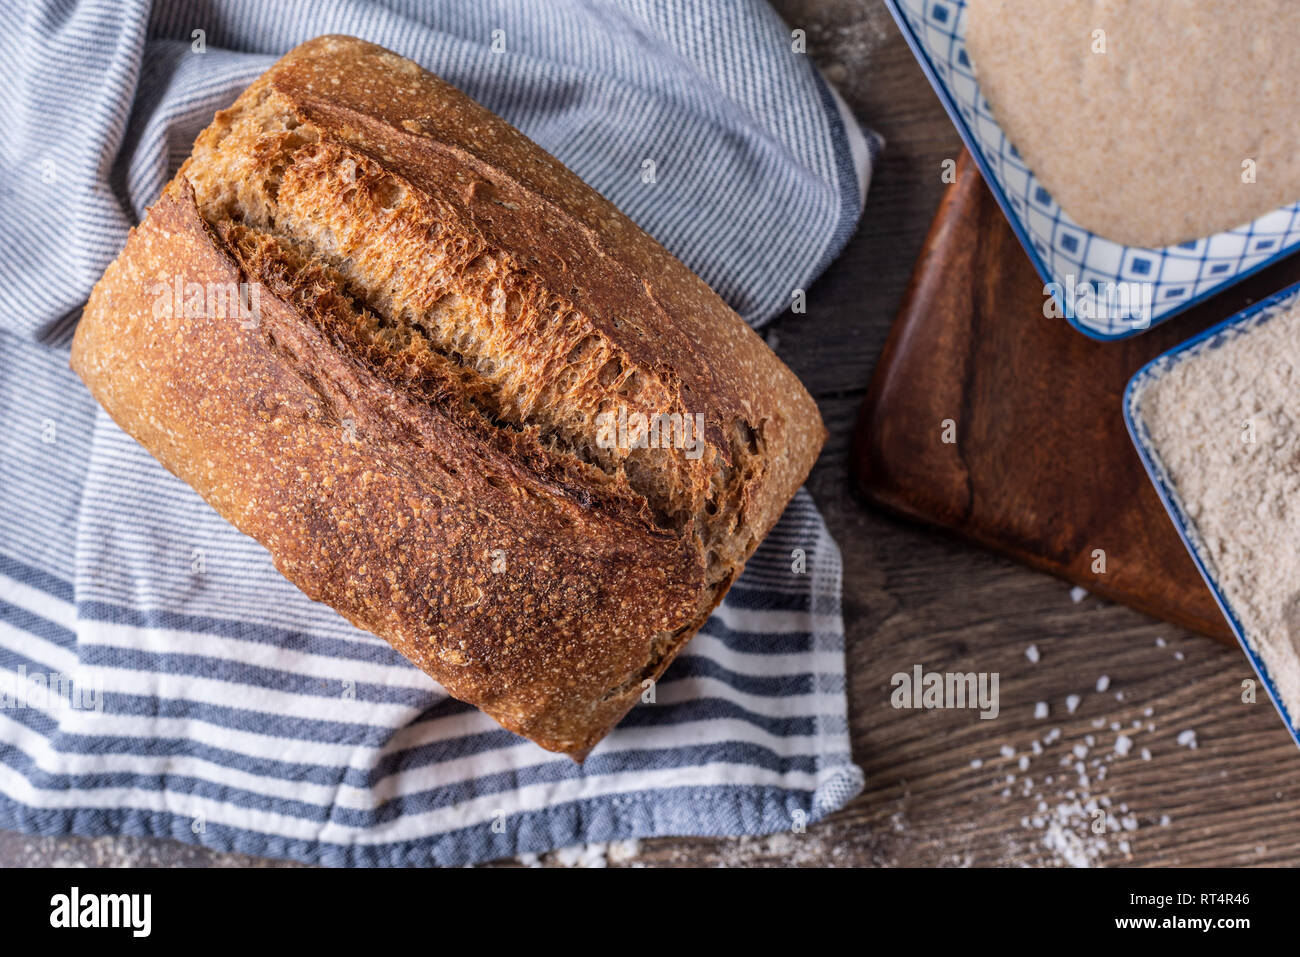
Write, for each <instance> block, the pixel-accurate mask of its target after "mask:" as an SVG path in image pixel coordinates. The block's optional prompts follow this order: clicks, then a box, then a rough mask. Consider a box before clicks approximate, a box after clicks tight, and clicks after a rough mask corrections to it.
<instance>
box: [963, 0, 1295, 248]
mask: <svg viewBox="0 0 1300 957" xmlns="http://www.w3.org/2000/svg"><path fill="white" fill-rule="evenodd" d="M966 16H967V26H966V48H967V51H968V52H969V54H970V57H971V60H972V61H973V62H974V65H975V72H976V75H977V76H978V78H979V83H980V92H981V93H983V94H984V96H985V98H987V99H988V101H989V104H990V106H991V107H992V110H993V115H994V116H995V117H997V120H998V123H999V125H1001V127H1002V128H1003V130H1005V131H1006V134H1007V137H1008V138H1009V139H1010V140H1011V142H1012V143H1014V144H1015V146H1016V149H1017V151H1018V152H1019V153H1020V155H1021V156H1022V157H1024V160H1025V162H1026V163H1027V164H1028V166H1029V168H1030V169H1032V170H1033V171H1034V174H1035V175H1036V176H1037V177H1038V179H1039V180H1040V181H1041V182H1042V184H1043V186H1045V187H1046V188H1047V190H1048V192H1050V193H1051V194H1052V196H1053V198H1054V199H1055V200H1056V201H1057V202H1058V203H1059V204H1060V205H1061V208H1062V209H1064V210H1065V211H1066V212H1067V213H1069V214H1070V216H1071V217H1072V218H1073V219H1074V220H1075V221H1076V222H1078V223H1079V224H1080V225H1081V226H1083V227H1085V228H1087V229H1089V230H1091V231H1092V232H1094V233H1097V234H1098V235H1100V236H1104V237H1106V238H1107V239H1112V240H1114V241H1116V242H1119V243H1126V244H1129V245H1135V246H1166V245H1171V244H1173V243H1178V242H1182V241H1184V240H1189V239H1196V238H1198V237H1201V236H1209V235H1211V234H1213V233H1217V232H1221V231H1223V230H1227V229H1232V228H1233V227H1235V226H1240V225H1242V224H1243V223H1246V222H1249V221H1250V220H1253V219H1255V218H1257V217H1259V216H1262V215H1264V214H1265V213H1268V212H1271V211H1272V210H1274V209H1276V208H1278V207H1279V206H1282V205H1284V204H1287V203H1291V202H1294V201H1295V200H1296V199H1297V198H1300V148H1298V144H1297V142H1296V140H1297V136H1296V130H1297V127H1296V121H1297V119H1300V83H1297V82H1296V81H1295V77H1296V74H1297V73H1298V72H1300V3H1296V2H1295V0H1052V2H1049V3H1044V2H1043V0H970V2H969V4H968V7H967V12H966ZM1097 31H1102V33H1100V34H1099V33H1097ZM1099 43H1104V46H1099ZM1099 49H1103V50H1104V52H1095V51H1097V50H1099ZM1247 161H1250V162H1251V163H1252V164H1253V166H1251V167H1248V168H1247V167H1243V163H1246V162H1247ZM1252 170H1253V175H1254V180H1255V181H1254V182H1252V183H1244V182H1243V181H1242V175H1243V173H1249V172H1251V171H1252Z"/></svg>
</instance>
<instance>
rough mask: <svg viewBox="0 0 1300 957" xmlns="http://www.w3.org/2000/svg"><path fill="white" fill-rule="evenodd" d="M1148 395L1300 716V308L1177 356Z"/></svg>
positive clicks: (1188, 506)
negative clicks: (1179, 358) (1215, 344)
mask: <svg viewBox="0 0 1300 957" xmlns="http://www.w3.org/2000/svg"><path fill="white" fill-rule="evenodd" d="M1138 402H1139V404H1140V405H1139V410H1140V414H1141V416H1142V420H1143V422H1144V424H1145V425H1146V427H1147V430H1148V432H1149V434H1150V436H1151V442H1152V444H1153V446H1154V447H1155V450H1156V452H1157V454H1158V456H1159V458H1160V460H1161V462H1162V464H1163V466H1164V468H1165V470H1166V472H1167V474H1168V477H1169V480H1170V482H1171V483H1172V486H1173V488H1174V490H1175V492H1176V494H1177V497H1178V499H1179V500H1180V501H1181V503H1182V506H1183V509H1184V511H1185V513H1186V515H1187V517H1188V520H1189V521H1190V522H1191V523H1192V525H1193V527H1194V531H1195V533H1196V537H1197V538H1198V539H1199V542H1200V544H1201V552H1202V554H1203V555H1204V556H1205V558H1206V559H1207V561H1208V564H1209V565H1210V567H1211V571H1212V572H1213V574H1214V577H1215V578H1216V579H1217V581H1218V583H1219V586H1220V588H1221V589H1222V590H1223V592H1224V595H1225V596H1226V597H1227V600H1228V604H1229V605H1230V606H1231V608H1232V610H1233V612H1234V613H1235V614H1236V616H1237V618H1238V620H1239V621H1240V622H1241V624H1242V627H1243V630H1244V631H1245V635H1246V640H1247V642H1248V643H1249V644H1250V646H1251V647H1252V648H1253V649H1254V650H1255V652H1256V653H1257V654H1258V655H1259V656H1260V658H1262V659H1263V661H1264V664H1265V665H1266V666H1267V668H1268V671H1269V674H1270V675H1271V676H1272V678H1273V681H1274V683H1275V684H1276V685H1277V688H1278V692H1279V693H1280V694H1281V697H1282V701H1283V703H1284V704H1285V705H1286V706H1287V710H1288V711H1289V712H1290V714H1291V716H1292V720H1293V721H1300V649H1298V648H1297V644H1298V643H1300V308H1297V306H1296V305H1295V304H1294V303H1293V304H1291V305H1290V306H1289V307H1288V308H1286V309H1284V310H1283V311H1281V312H1279V313H1278V314H1277V315H1275V316H1274V317H1273V318H1271V319H1268V320H1266V321H1264V322H1263V323H1262V324H1260V325H1258V326H1255V327H1253V328H1250V329H1249V330H1247V331H1245V332H1243V333H1241V334H1239V335H1237V336H1236V337H1235V338H1232V339H1229V340H1227V341H1225V342H1224V343H1223V344H1222V345H1220V346H1218V347H1217V348H1214V349H1207V350H1203V351H1201V352H1199V353H1197V354H1194V355H1192V356H1191V357H1189V358H1186V359H1184V360H1183V361H1181V362H1178V363H1177V364H1175V365H1174V366H1173V367H1172V368H1170V369H1169V370H1168V371H1167V372H1165V373H1164V374H1163V375H1159V376H1157V377H1156V378H1155V379H1154V380H1153V381H1152V382H1151V384H1150V385H1149V386H1147V387H1146V389H1145V390H1144V391H1143V392H1142V393H1141V394H1140V395H1139V396H1138ZM1174 657H1175V658H1176V659H1178V660H1180V661H1181V660H1182V659H1183V657H1184V656H1183V653H1182V652H1181V651H1178V652H1175V653H1174Z"/></svg>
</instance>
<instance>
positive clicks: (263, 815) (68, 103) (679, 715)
mask: <svg viewBox="0 0 1300 957" xmlns="http://www.w3.org/2000/svg"><path fill="white" fill-rule="evenodd" d="M6 26H7V29H6V30H5V31H3V32H2V33H0V69H2V70H3V72H4V76H5V82H6V83H7V84H8V85H9V93H8V95H6V96H4V97H0V155H2V156H3V170H4V175H5V180H4V181H3V183H0V200H2V201H0V423H3V427H2V428H0V679H6V680H7V682H8V683H7V684H6V688H8V687H11V686H14V682H15V680H16V676H18V675H26V676H28V677H29V678H31V677H32V676H37V677H38V678H39V677H40V676H52V675H65V676H70V677H71V679H72V680H73V682H74V683H75V684H76V685H77V686H79V687H81V688H83V689H85V688H89V689H91V690H92V691H94V692H96V693H98V694H99V695H100V697H99V698H98V699H97V702H96V703H97V705H98V707H97V708H95V709H90V708H69V707H56V706H53V705H51V704H49V703H48V702H47V703H44V706H43V707H42V706H37V707H32V706H24V705H30V704H32V702H31V701H30V700H28V699H20V698H18V697H17V696H14V697H13V699H12V700H10V699H6V698H4V697H3V696H0V827H5V828H13V829H21V830H26V831H31V832H39V833H44V834H66V833H77V834H92V835H93V834H105V833H123V834H133V835H157V836H168V837H174V838H178V839H180V840H184V841H189V842H193V843H201V844H204V845H207V846H210V847H213V848H218V849H223V850H237V851H242V852H245V853H250V854H258V855H265V856H273V857H288V858H295V859H299V860H304V861H313V862H321V863H326V864H334V865H378V864H431V863H436V864H447V865H457V864H464V863H468V862H474V861H479V860H486V859H491V858H495V857H501V856H505V855H510V854H516V853H521V852H537V851H544V850H548V849H551V848H554V847H558V846H563V845H567V844H573V843H577V842H581V841H607V840H614V839H622V838H630V837H638V836H651V835H661V834H702V835H704V834H757V833H765V832H773V831H778V830H787V829H790V828H792V827H795V826H797V825H799V824H800V823H803V822H807V821H814V820H816V819H818V818H820V817H822V816H824V815H825V814H827V813H829V812H831V811H833V810H835V809H836V808H839V807H841V806H842V805H843V804H844V803H845V802H846V801H848V800H849V799H850V798H851V797H852V796H853V795H854V794H855V793H857V791H858V790H859V789H860V788H861V786H862V775H861V772H860V770H859V769H858V768H857V767H856V766H855V765H854V764H853V762H852V759H851V756H850V753H849V739H848V730H847V722H846V704H845V674H844V647H843V634H844V632H843V623H842V619H841V615H840V558H839V552H838V549H837V548H836V546H835V543H834V542H833V541H832V539H831V538H830V536H829V535H828V534H827V531H826V527H825V525H824V523H823V522H822V520H821V518H820V516H819V515H818V513H817V511H816V508H815V507H814V505H813V503H812V500H811V498H810V497H809V496H808V494H807V493H806V492H801V493H800V494H799V496H798V498H797V499H796V500H795V501H794V502H793V503H792V505H791V506H790V508H789V509H788V511H787V512H786V514H785V516H784V517H783V519H782V520H781V522H780V524H779V525H778V527H777V529H776V530H775V531H774V532H773V534H772V535H771V537H770V538H769V539H768V541H767V542H766V543H764V545H763V546H762V548H761V549H760V551H759V553H758V554H757V555H756V556H755V557H754V559H753V561H752V562H751V564H750V567H749V568H748V569H747V571H746V573H745V575H744V577H743V578H742V580H741V581H740V582H739V583H738V584H737V585H736V586H735V587H734V588H733V589H732V591H731V593H730V594H729V595H728V597H727V600H726V602H725V603H724V605H723V606H722V607H721V608H720V609H719V610H718V611H717V613H716V614H715V615H714V616H713V617H712V618H711V619H710V620H709V622H708V623H707V625H706V626H705V628H704V629H703V630H702V631H701V633H700V635H699V636H698V637H697V638H696V639H695V640H694V641H693V642H692V643H691V645H690V646H689V647H688V649H687V651H686V653H685V654H683V655H682V656H681V658H680V659H679V660H678V661H677V662H676V663H675V665H674V666H673V668H672V669H671V670H670V671H669V673H668V675H667V676H665V678H664V680H663V681H662V682H661V684H660V685H659V686H658V688H657V700H656V702H655V703H653V704H643V705H641V706H639V707H637V708H636V709H634V711H633V712H632V713H631V714H630V715H629V716H628V718H627V719H626V720H625V721H624V722H623V724H622V725H620V727H619V728H618V729H617V730H616V731H615V732H614V734H612V735H611V736H610V737H609V738H608V739H606V741H604V742H603V743H602V744H601V745H600V746H599V747H598V748H597V749H596V750H595V752H593V754H592V755H591V757H590V758H589V759H588V760H587V762H586V763H585V764H584V765H583V766H581V767H579V766H577V765H575V764H573V763H572V762H571V761H569V760H568V759H567V758H565V757H561V756H557V755H552V754H548V753H546V752H544V751H542V750H540V749H539V748H537V747H536V746H534V745H533V744H531V743H530V742H528V741H525V740H523V739H521V738H518V737H515V736H514V735H511V734H509V733H508V732H506V731H503V730H502V729H500V728H499V727H498V726H497V725H496V724H495V723H494V722H493V721H492V720H491V719H489V718H487V717H485V716H484V715H482V714H480V713H479V712H477V711H475V710H474V709H473V708H470V707H468V706H466V705H463V704H461V703H459V702H457V701H455V700H453V699H450V698H448V697H447V696H446V694H444V693H443V692H442V690H441V689H440V688H438V687H437V686H436V685H435V684H434V683H433V682H432V681H431V680H430V679H429V678H427V677H426V676H425V675H424V674H423V673H421V672H420V671H418V670H416V669H415V668H414V667H413V666H411V665H410V664H408V663H407V662H406V661H405V660H404V659H402V658H401V657H400V656H399V655H397V654H396V653H395V652H394V651H392V650H391V649H390V648H389V647H388V645H387V644H386V643H384V642H383V641H381V640H380V639H378V638H376V637H374V636H373V635H368V634H364V633H362V632H359V631H358V630H356V629H355V628H353V627H352V626H350V625H348V624H347V623H346V622H344V621H343V620H342V619H341V618H340V617H339V616H338V615H336V614H335V613H334V612H333V611H332V610H330V609H329V608H327V607H325V606H323V605H319V604H315V603H313V602H311V601H309V600H308V599H307V598H306V597H305V596H303V595H302V594H301V593H300V592H298V591H297V590H296V589H295V588H293V586H291V585H290V584H289V583H288V582H287V581H285V580H284V579H283V578H282V577H280V575H279V574H278V573H276V572H275V570H274V569H273V567H272V565H271V562H270V559H269V557H268V555H267V554H266V553H265V552H264V551H263V550H262V549H261V547H260V546H258V545H257V544H256V543H255V542H253V541H252V540H251V539H248V538H246V537H244V536H242V535H241V534H239V533H238V532H237V531H235V530H234V529H233V528H232V527H231V526H229V525H227V524H226V523H225V522H224V521H223V520H222V519H221V518H220V517H218V516H217V515H216V513H214V512H213V511H212V510H211V509H210V508H209V507H208V506H207V505H206V504H205V503H204V502H203V501H202V500H201V499H199V497H198V496H197V495H196V494H195V493H194V492H193V491H192V490H190V489H189V487H188V486H186V485H184V484H183V483H182V482H180V481H179V480H177V479H175V478H174V477H172V476H171V475H169V474H168V473H167V472H165V471H164V470H163V469H162V467H161V466H160V465H158V463H157V462H155V461H154V460H153V458H152V457H150V456H149V455H148V453H146V452H145V451H144V450H143V449H142V448H140V447H139V446H138V445H136V444H135V442H133V441H132V440H131V439H130V438H129V437H127V436H126V435H125V434H124V433H123V432H121V431H120V430H119V429H118V428H117V427H116V426H115V425H114V424H113V423H112V422H111V421H110V420H109V419H108V418H107V416H106V415H105V414H104V413H103V412H102V411H101V410H99V409H98V407H97V406H96V405H95V403H94V402H93V400H92V399H91V398H90V396H89V394H88V393H87V392H86V390H85V388H84V387H83V386H82V385H81V383H80V382H79V381H78V380H77V378H76V377H75V376H74V375H73V374H72V373H71V372H70V371H69V370H68V368H67V361H68V345H69V341H70V338H71V334H72V331H73V329H74V327H75V321H76V317H77V311H78V309H79V308H80V306H81V305H82V303H84V301H85V299H86V296H87V294H88V293H89V291H90V288H91V286H92V284H93V283H94V281H95V280H96V279H97V278H98V277H99V275H100V273H101V272H102V271H103V269H104V267H105V266H107V265H108V263H109V262H110V261H111V260H112V259H113V257H114V256H116V255H117V253H118V251H119V250H120V248H121V246H122V245H123V243H124V241H125V239H126V233H127V230H128V228H129V226H130V225H131V224H132V223H133V222H135V221H137V220H138V219H139V218H140V217H141V216H142V214H143V213H144V211H145V209H146V207H147V205H148V204H149V203H150V202H152V201H153V199H154V198H156V196H157V195H158V193H159V192H160V191H161V189H162V187H163V185H164V183H165V182H166V181H167V179H168V177H169V176H170V175H171V173H172V172H174V170H175V168H176V167H177V166H178V165H179V163H180V161H181V160H182V159H183V158H184V156H185V155H186V154H187V153H188V151H189V147H190V144H191V142H192V140H193V138H194V136H195V135H196V134H197V132H198V131H199V130H200V129H201V128H202V127H203V126H204V125H206V124H207V122H208V121H209V120H210V119H211V117H212V114H213V112H214V111H215V110H217V109H219V108H221V107H223V106H226V105H229V103H230V102H232V101H233V100H234V98H235V96H236V95H237V94H238V93H239V92H240V91H241V90H242V89H243V88H244V87H245V86H246V85H247V84H248V83H249V82H250V81H251V80H252V79H253V78H254V77H256V76H257V75H258V74H259V73H261V72H262V71H263V70H265V69H266V68H267V67H268V66H269V65H270V64H271V63H272V62H273V61H274V60H275V58H276V57H277V56H278V55H279V54H281V53H283V52H284V51H285V50H287V49H289V48H290V47H291V46H293V45H294V44H296V43H298V42H301V41H303V40H306V39H309V38H310V37H313V36H317V35H320V34H323V33H348V34H353V35H356V36H361V37H364V38H365V39H368V40H372V41H374V42H376V43H380V44H383V45H384V46H387V47H389V48H391V49H394V50H397V51H398V52H400V53H403V54H405V55H407V56H409V57H411V58H413V59H415V60H416V61H418V62H420V63H421V64H423V65H424V66H426V67H428V68H430V69H432V70H434V71H435V72H437V73H439V74H441V75H442V76H444V77H446V78H447V79H448V80H449V81H451V82H452V83H454V84H456V85H457V86H459V87H461V88H462V89H464V90H465V91H466V92H468V93H469V94H470V95H471V96H473V97H474V98H476V99H478V100H479V101H480V102H482V103H484V104H485V105H487V106H488V107H490V108H491V109H493V110H495V111H496V112H498V113H500V114H501V115H503V116H505V117H506V118H507V119H509V120H510V121H511V122H513V123H514V124H515V125H517V126H519V127H520V128H521V129H522V130H524V132H526V133H527V134H529V135H530V136H531V137H532V138H533V139H534V140H536V141H537V142H538V143H540V144H541V145H542V146H543V147H545V148H546V149H548V150H549V151H551V152H552V153H554V154H555V155H556V156H558V157H559V158H560V159H561V160H563V161H564V162H565V163H567V164H568V165H569V166H570V167H572V168H573V169H574V170H575V171H576V172H577V173H578V174H579V175H580V176H582V177H583V178H584V179H586V180H587V181H588V182H590V183H592V184H593V185H594V186H595V187H596V188H598V189H599V190H601V191H602V192H603V193H605V195H607V196H609V197H610V198H611V199H612V200H613V201H614V202H615V203H617V204H618V205H619V206H620V207H621V208H622V209H623V210H624V211H625V212H627V213H628V214H629V215H630V216H631V217H632V218H633V219H634V220H636V221H637V222H639V223H640V224H642V225H643V226H644V227H645V228H647V229H648V230H649V231H650V232H651V233H652V234H653V235H655V236H656V237H657V238H658V239H659V240H660V241H662V242H663V243H664V244H665V245H666V246H668V248H669V249H671V250H673V251H674V252H675V253H677V255H678V256H680V257H681V258H682V259H683V260H684V261H685V262H686V263H687V264H689V265H690V266H691V267H692V268H694V269H695V270H696V271H697V272H699V273H700V274H701V275H702V276H703V277H704V278H705V279H706V280H707V281H708V282H709V283H710V284H711V285H712V286H713V287H714V288H715V289H717V290H718V291H719V292H720V293H721V294H722V295H723V296H724V297H725V298H726V299H727V301H728V302H730V303H731V304H732V305H733V306H734V307H735V308H736V309H737V310H738V311H740V312H741V313H742V315H744V316H745V317H746V319H747V320H749V321H751V322H753V323H760V322H762V321H763V320H764V319H766V318H768V317H770V316H772V315H774V314H775V313H777V312H779V311H781V310H782V309H784V308H785V307H786V306H787V304H788V303H789V301H790V296H791V293H792V290H794V289H796V288H807V286H808V285H809V283H810V282H811V281H812V280H813V279H814V278H815V277H816V275H817V274H818V273H819V272H820V271H821V270H822V269H823V268H824V267H825V265H826V264H827V263H828V262H829V261H830V260H831V259H832V258H833V257H834V255H835V254H836V253H837V252H838V251H839V249H840V248H841V247H842V246H843V244H844V242H845V241H846V240H847V238H848V236H849V234H850V233H851V231H852V230H853V228H854V226H855V224H856V222H857V219H858V216H859V215H860V213H861V208H862V201H863V196H864V195H865V190H866V184H867V178H868V175H869V170H870V159H871V155H872V153H873V152H874V150H875V147H876V142H875V140H874V139H872V138H868V137H864V135H863V133H862V132H861V131H860V130H859V129H858V127H857V126H856V124H855V123H854V121H853V119H852V117H851V116H850V115H849V113H848V111H847V110H846V109H844V107H843V105H842V103H841V102H840V101H839V100H838V97H837V96H836V95H835V94H834V93H833V91H831V90H830V88H829V87H828V86H827V85H826V84H825V83H824V81H823V80H822V79H821V77H820V76H819V75H818V73H817V72H816V70H815V69H814V68H813V67H812V65H811V63H810V62H809V60H808V58H807V56H806V55H803V54H800V53H796V52H793V51H792V49H791V38H790V30H789V28H787V27H786V26H785V25H784V24H782V23H781V21H780V20H779V19H778V18H777V17H776V15H775V14H774V13H773V12H772V11H771V10H770V9H769V8H767V7H766V6H765V5H764V4H763V3H761V2H759V0H732V2H728V3H725V4H714V3H707V4H705V3H690V2H687V0H661V2H651V0H644V2H642V0H626V2H612V0H588V2H579V0H571V2H548V3H545V4H540V3H535V2H532V0H497V2H493V3H478V2H468V0H467V2H465V3H446V4H426V3H424V2H420V0H389V2H386V3H384V4H382V5H377V4H376V5H372V4H367V3H362V2H359V0H323V2H311V3H302V4H282V3H268V2H265V0H258V2H254V0H203V2H197V0H196V2H174V3H167V4H159V9H158V10H156V11H151V10H150V9H149V4H148V3H147V2H144V0H130V2H126V0H102V2H87V3H74V2H71V0H65V2H58V0H49V2H44V3H38V4H33V5H32V6H30V7H29V8H28V9H27V10H26V11H25V12H24V13H22V14H21V15H20V16H19V17H18V18H17V22H10V23H7V24H6ZM195 31H203V33H202V34H201V35H199V36H196V34H195ZM494 31H501V32H500V33H495V32H494ZM199 39H201V40H202V47H203V49H202V52H198V50H197V49H196V46H198V45H199V44H198V40H199ZM494 41H495V43H496V45H497V46H501V45H504V50H500V51H494V50H493V45H494ZM646 158H651V159H654V160H655V166H656V176H655V180H656V181H655V182H654V183H645V182H642V178H641V175H640V174H641V170H642V161H643V159H646ZM796 549H802V550H803V554H804V555H805V556H806V570H804V571H796V570H795V569H794V567H793V565H794V562H795V561H797V558H792V556H794V555H797V553H796ZM0 690H3V689H0ZM38 703H39V702H38Z"/></svg>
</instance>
